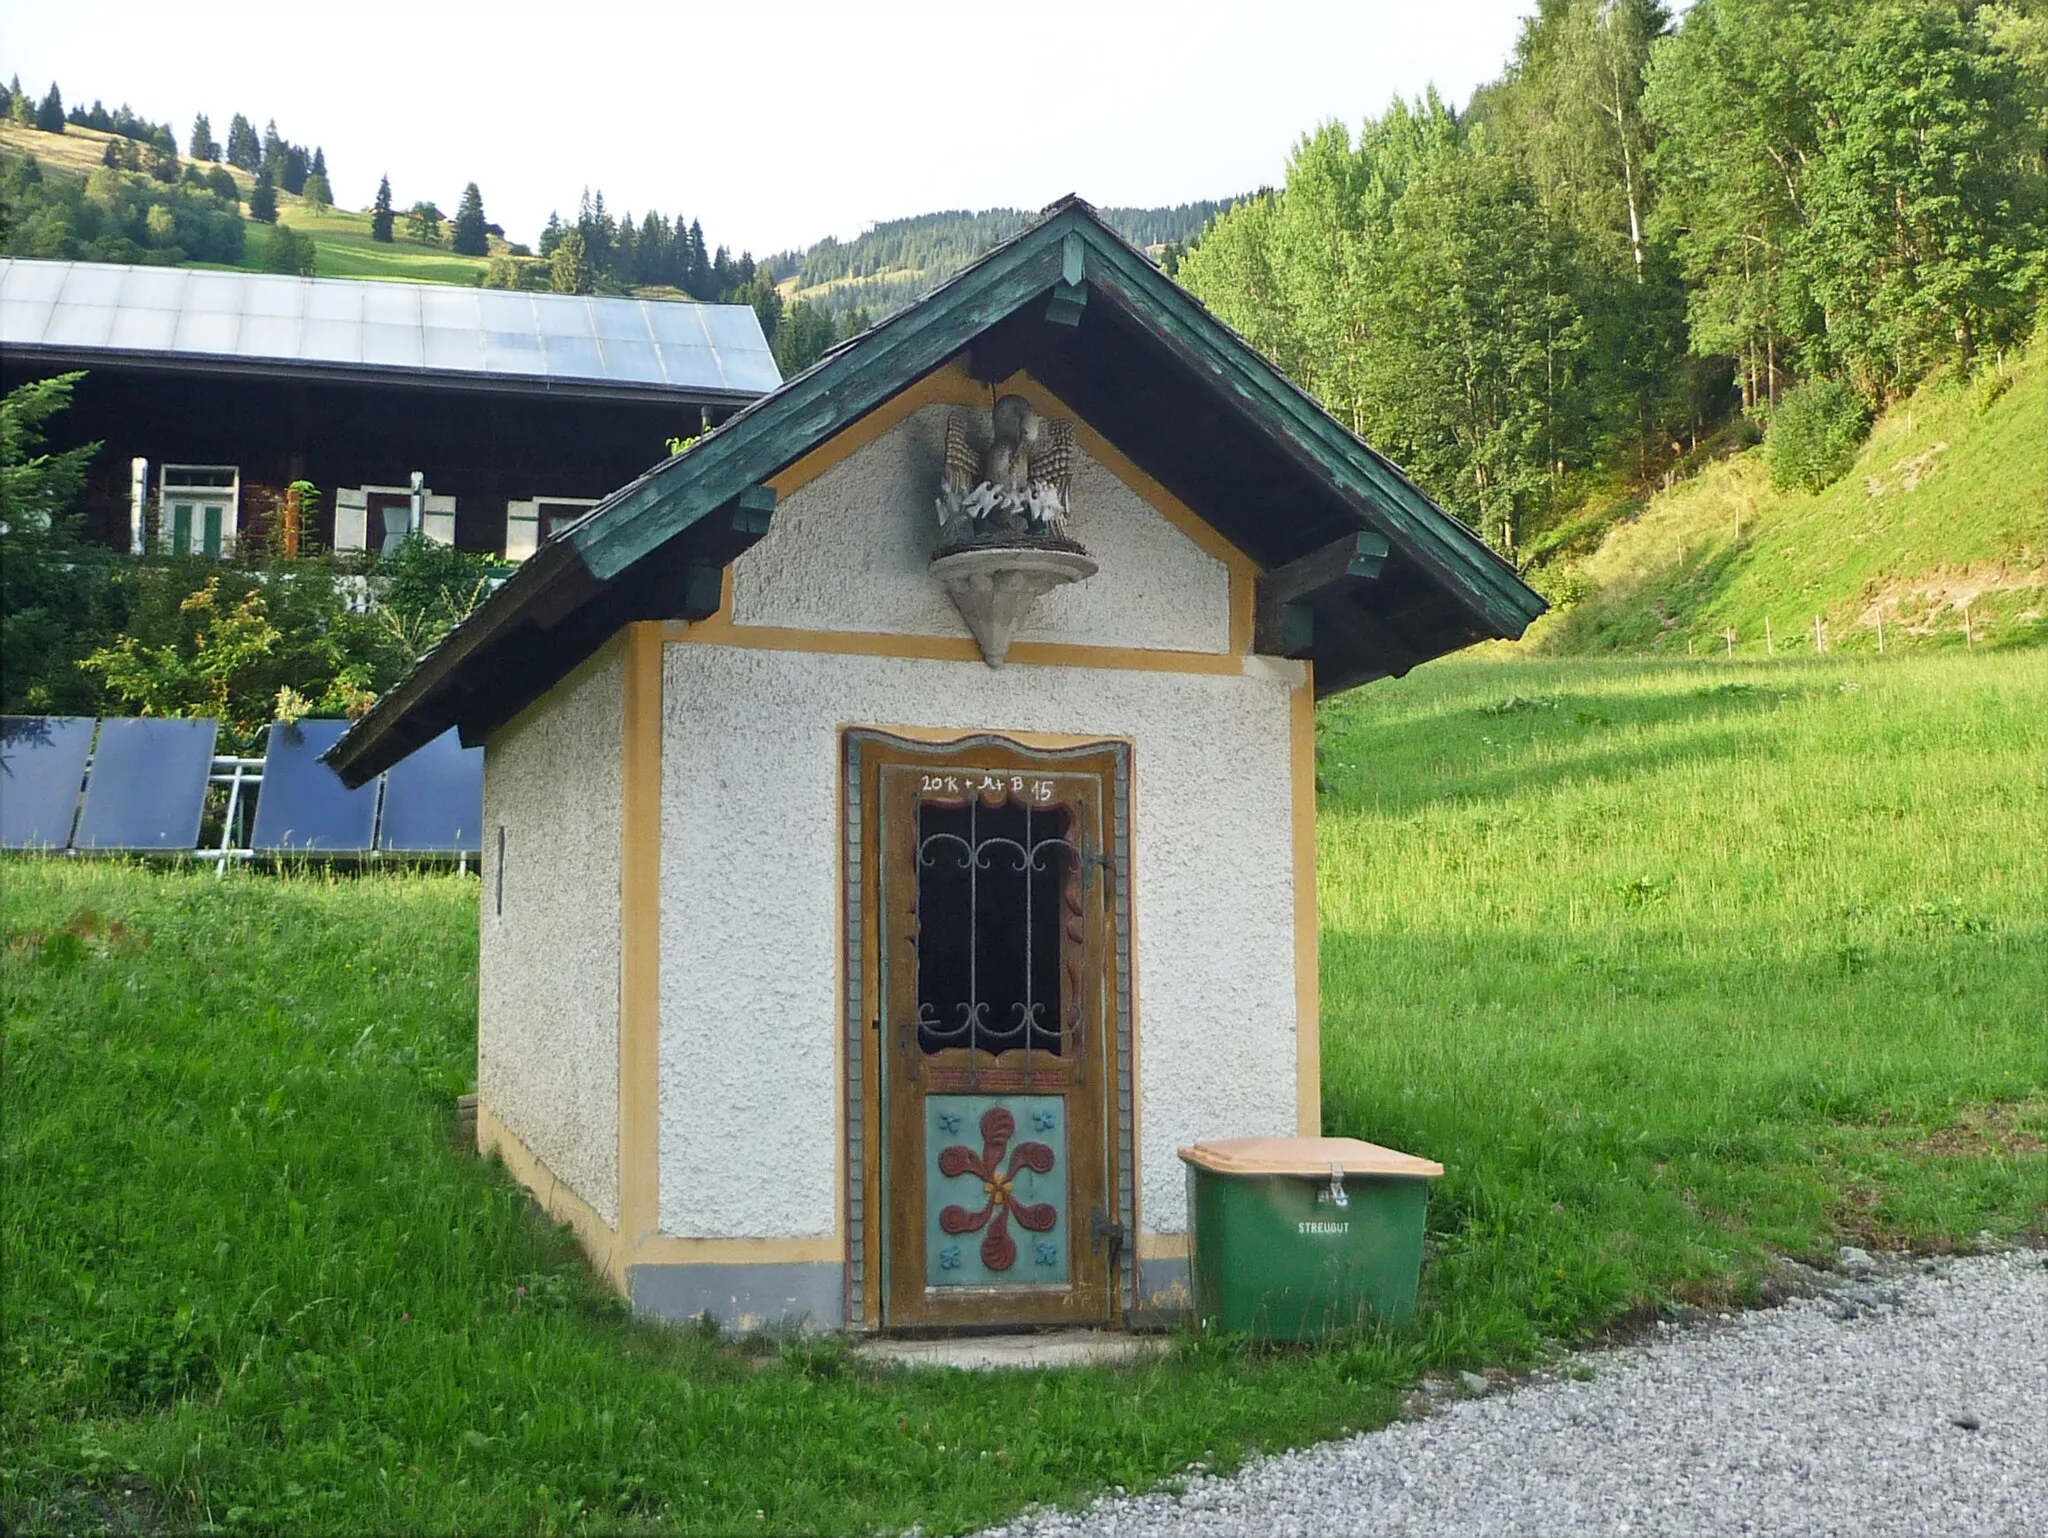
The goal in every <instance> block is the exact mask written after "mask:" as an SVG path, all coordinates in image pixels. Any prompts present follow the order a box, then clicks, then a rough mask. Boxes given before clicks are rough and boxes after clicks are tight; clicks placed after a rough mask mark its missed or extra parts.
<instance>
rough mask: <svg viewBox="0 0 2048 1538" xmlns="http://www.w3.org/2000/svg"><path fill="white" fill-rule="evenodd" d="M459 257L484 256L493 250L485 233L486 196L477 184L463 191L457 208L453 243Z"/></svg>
mask: <svg viewBox="0 0 2048 1538" xmlns="http://www.w3.org/2000/svg"><path fill="white" fill-rule="evenodd" d="M451 244H452V245H453V247H454V250H455V254H456V255H457V256H483V255H485V254H486V253H487V252H489V250H490V249H491V243H490V239H489V237H488V236H487V235H486V234H485V232H484V195H483V194H482V193H481V192H479V191H478V190H477V185H476V183H475V182H471V183H470V184H469V185H468V186H467V187H464V188H463V189H462V201H461V202H460V203H459V204H457V205H456V208H455V231H454V238H453V240H452V242H451Z"/></svg>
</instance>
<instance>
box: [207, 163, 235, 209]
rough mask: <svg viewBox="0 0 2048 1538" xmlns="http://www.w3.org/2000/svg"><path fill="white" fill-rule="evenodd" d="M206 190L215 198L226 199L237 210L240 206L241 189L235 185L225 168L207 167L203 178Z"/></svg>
mask: <svg viewBox="0 0 2048 1538" xmlns="http://www.w3.org/2000/svg"><path fill="white" fill-rule="evenodd" d="M205 183H206V190H207V191H208V192H210V193H212V194H213V195H214V196H215V197H217V198H226V199H227V200H228V201H229V202H230V203H233V204H234V205H235V206H236V208H237V209H239V208H240V207H241V204H242V189H241V188H240V187H238V186H237V185H235V179H234V177H233V176H232V175H231V174H230V173H229V171H228V168H227V167H226V166H208V167H207V168H206V176H205Z"/></svg>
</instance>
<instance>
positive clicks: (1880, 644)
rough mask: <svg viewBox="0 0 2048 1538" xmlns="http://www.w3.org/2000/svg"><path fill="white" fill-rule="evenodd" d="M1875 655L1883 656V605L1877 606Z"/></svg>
mask: <svg viewBox="0 0 2048 1538" xmlns="http://www.w3.org/2000/svg"><path fill="white" fill-rule="evenodd" d="M1877 654H1878V656H1880V657H1882V656H1883V655H1884V605H1883V604H1879V605H1878V606H1877Z"/></svg>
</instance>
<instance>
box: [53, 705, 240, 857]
mask: <svg viewBox="0 0 2048 1538" xmlns="http://www.w3.org/2000/svg"><path fill="white" fill-rule="evenodd" d="M219 733H220V723H219V722H217V721H188V720H167V719H165V718H163V717H160V716H124V717H109V718H107V719H105V720H102V721H101V722H100V734H99V739H98V741H97V742H95V743H94V745H93V754H92V772H91V773H90V774H88V775H87V776H86V781H85V803H84V805H83V806H81V807H80V808H79V812H78V828H77V830H76V831H75V832H74V833H73V834H72V835H71V847H72V848H74V849H102V850H113V851H122V852H127V853H137V854H146V853H160V852H163V851H166V850H180V851H182V850H190V849H192V848H194V847H195V846H196V845H197V844H198V842H199V824H200V821H201V819H202V818H203V817H204V816H205V814H206V782H207V776H208V775H209V774H210V773H211V772H212V770H213V747H214V742H215V740H216V738H217V737H218V736H219Z"/></svg>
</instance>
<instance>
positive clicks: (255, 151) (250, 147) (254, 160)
mask: <svg viewBox="0 0 2048 1538" xmlns="http://www.w3.org/2000/svg"><path fill="white" fill-rule="evenodd" d="M262 160H263V150H262V147H261V146H260V145H259V144H257V142H256V129H255V126H254V125H253V124H252V123H250V121H249V120H248V119H247V118H245V117H243V116H242V114H241V113H239V112H237V113H236V114H235V116H234V120H233V121H232V122H230V123H229V124H228V164H229V165H231V166H233V167H234V168H235V169H236V170H238V171H254V170H255V169H256V167H257V166H258V165H260V164H261V163H262Z"/></svg>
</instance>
